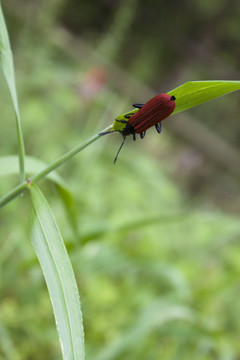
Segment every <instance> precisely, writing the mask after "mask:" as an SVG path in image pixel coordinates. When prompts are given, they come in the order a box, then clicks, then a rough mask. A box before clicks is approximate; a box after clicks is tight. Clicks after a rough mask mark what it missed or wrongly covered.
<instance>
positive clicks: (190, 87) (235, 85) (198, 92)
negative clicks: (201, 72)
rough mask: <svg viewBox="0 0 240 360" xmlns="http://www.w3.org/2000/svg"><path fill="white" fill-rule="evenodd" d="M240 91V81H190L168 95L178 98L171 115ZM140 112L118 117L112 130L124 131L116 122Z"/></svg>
mask: <svg viewBox="0 0 240 360" xmlns="http://www.w3.org/2000/svg"><path fill="white" fill-rule="evenodd" d="M236 90H240V81H227V80H224V81H221V80H219V81H214V80H212V81H188V82H186V83H185V84H183V85H181V86H179V87H177V88H176V89H173V90H171V91H169V92H168V93H167V94H169V95H174V96H175V97H176V107H175V110H174V112H173V113H172V114H171V115H174V114H177V113H179V112H181V111H184V110H187V109H190V108H192V107H194V106H197V105H200V104H203V103H204V102H207V101H210V100H213V99H215V98H217V97H219V96H222V95H226V94H228V93H231V92H233V91H236ZM137 111H139V109H138V108H134V109H132V110H130V111H128V112H126V113H124V114H121V115H119V116H117V117H116V119H115V120H114V122H113V125H112V128H111V129H110V130H122V129H123V128H124V127H125V124H123V123H121V122H119V121H116V120H124V121H126V118H125V115H132V114H135V113H136V112H137Z"/></svg>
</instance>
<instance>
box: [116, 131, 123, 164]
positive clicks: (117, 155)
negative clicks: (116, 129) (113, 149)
mask: <svg viewBox="0 0 240 360" xmlns="http://www.w3.org/2000/svg"><path fill="white" fill-rule="evenodd" d="M125 139H126V136H124V137H123V141H122V143H121V146H120V148H119V149H118V152H117V155H116V156H115V159H114V165H115V164H116V161H117V158H118V154H119V153H120V151H121V149H122V147H123V144H124V142H125Z"/></svg>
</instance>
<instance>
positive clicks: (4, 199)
mask: <svg viewBox="0 0 240 360" xmlns="http://www.w3.org/2000/svg"><path fill="white" fill-rule="evenodd" d="M111 127H112V125H110V126H108V127H107V128H106V129H104V130H103V131H102V132H105V131H108V130H110V129H111ZM100 137H101V136H100V135H99V134H96V135H94V136H92V137H91V138H89V139H88V140H86V141H84V142H83V143H81V144H79V145H78V146H76V147H75V148H73V149H72V150H70V151H69V152H67V153H66V154H65V155H63V156H61V157H60V158H59V159H57V160H56V161H54V162H53V163H52V164H50V165H49V166H47V167H46V168H45V169H43V170H42V171H40V172H39V173H37V174H35V175H33V176H32V177H30V178H29V179H28V180H27V181H24V182H23V183H22V184H20V185H18V186H16V187H15V188H14V189H12V190H11V191H10V192H9V193H8V194H6V195H5V196H3V197H2V198H1V199H0V208H1V207H3V206H5V205H7V204H8V203H9V202H10V201H12V200H13V199H14V198H16V197H17V196H19V195H20V194H22V193H23V192H24V191H25V190H27V188H29V187H30V185H31V183H34V182H37V181H39V180H40V179H42V178H44V177H46V176H47V175H48V174H49V173H50V172H52V171H54V170H55V169H57V168H58V167H59V166H61V165H62V164H63V163H65V162H66V161H68V160H69V159H71V158H72V157H73V156H74V155H76V154H78V153H79V152H80V151H82V150H83V149H85V148H86V147H87V146H89V145H90V144H92V143H93V142H94V141H96V140H98V139H99V138H100Z"/></svg>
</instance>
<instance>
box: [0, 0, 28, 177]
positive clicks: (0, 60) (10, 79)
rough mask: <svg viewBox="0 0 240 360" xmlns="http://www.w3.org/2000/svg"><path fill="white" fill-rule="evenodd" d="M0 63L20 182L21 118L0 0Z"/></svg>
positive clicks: (21, 160)
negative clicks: (12, 118)
mask: <svg viewBox="0 0 240 360" xmlns="http://www.w3.org/2000/svg"><path fill="white" fill-rule="evenodd" d="M0 65H1V68H2V71H3V74H4V76H5V78H6V81H7V84H8V87H9V90H10V94H11V98H12V102H13V107H14V111H15V115H16V126H17V137H18V150H19V176H20V183H22V182H23V181H24V176H25V175H24V173H25V171H24V142H23V135H22V127H21V119H20V112H19V106H18V97H17V90H16V82H15V72H14V64H13V56H12V50H11V46H10V42H9V37H8V31H7V27H6V23H5V20H4V16H3V12H2V6H1V2H0Z"/></svg>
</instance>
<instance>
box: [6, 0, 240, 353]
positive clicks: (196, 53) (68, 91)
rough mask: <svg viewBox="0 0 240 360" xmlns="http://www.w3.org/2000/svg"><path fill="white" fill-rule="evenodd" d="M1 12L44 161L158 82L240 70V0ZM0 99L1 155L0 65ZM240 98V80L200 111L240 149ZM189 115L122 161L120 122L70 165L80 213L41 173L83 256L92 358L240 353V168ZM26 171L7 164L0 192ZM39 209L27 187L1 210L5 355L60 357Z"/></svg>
mask: <svg viewBox="0 0 240 360" xmlns="http://www.w3.org/2000/svg"><path fill="white" fill-rule="evenodd" d="M128 4H129V5H128ZM3 10H4V12H5V16H6V20H7V24H8V28H9V33H10V39H11V43H12V47H13V53H14V58H15V65H16V78H17V85H18V94H19V103H20V111H21V118H22V122H23V133H24V139H25V146H26V153H27V154H28V155H32V156H35V157H38V158H39V159H41V160H43V161H45V162H47V163H50V162H51V161H53V160H55V159H56V158H57V157H58V156H60V155H62V154H63V153H64V152H66V151H67V150H68V149H71V148H72V147H74V146H75V145H76V144H78V143H80V142H81V141H82V140H84V139H86V138H87V137H88V136H91V135H92V134H94V133H96V132H98V131H100V130H102V129H103V128H104V127H105V126H106V125H108V124H110V123H111V122H112V119H114V118H115V117H116V115H118V114H120V113H123V112H125V111H128V110H129V109H130V107H131V106H130V105H131V103H132V102H134V101H135V102H142V101H145V100H146V99H148V91H149V87H152V88H154V89H155V92H156V93H157V92H163V91H168V90H170V89H172V88H174V87H176V86H178V85H180V84H181V83H183V82H185V81H187V80H208V79H229V80H230V79H233V80H234V79H235V80H236V79H238V80H239V78H240V76H239V63H240V61H239V60H240V52H239V51H240V46H239V32H238V27H239V15H240V3H239V2H238V1H234V0H230V1H229V0H228V1H227V0H221V1H220V0H212V1H211V2H209V1H205V0H204V1H202V0H198V1H195V2H192V1H190V0H183V1H181V2H178V1H171V2H166V1H160V2H157V1H153V0H151V1H148V2H144V1H142V0H138V1H129V2H128V1H110V0H102V1H92V2H87V1H81V2H79V1H77V0H69V1H67V0H39V1H38V2H28V1H24V0H19V1H18V2H16V1H14V0H8V2H6V3H4V4H3ZM63 29H64V31H63ZM115 36H116V37H117V41H115V42H114V39H115ZM145 84H148V86H146V85H145ZM0 98H1V132H0V143H1V155H12V154H16V151H17V150H16V149H17V146H16V131H15V118H14V112H13V109H12V106H11V100H10V99H9V94H8V92H7V87H6V84H5V82H4V79H3V76H2V75H1V82H0ZM238 104H239V94H238V93H236V94H232V95H228V96H226V97H224V98H221V99H219V100H216V101H215V102H212V103H208V104H205V105H203V106H201V107H199V108H196V109H194V110H192V111H191V112H190V115H191V116H192V121H193V124H194V121H197V120H198V121H199V122H201V123H202V124H203V126H205V127H206V131H207V130H208V129H210V130H212V131H214V133H215V134H216V135H218V136H219V137H221V138H222V139H223V140H225V141H226V142H227V143H229V144H230V145H232V146H235V147H236V148H237V149H238V148H239V136H240V135H239V134H240V124H239V121H238V120H239V111H238ZM178 120H179V118H178V116H177V115H176V116H174V117H172V118H171V119H169V120H168V121H166V124H163V133H162V134H161V135H160V136H158V135H157V134H156V133H155V132H154V131H153V130H149V131H148V133H147V136H146V138H145V139H144V141H140V140H139V141H137V142H136V143H133V142H132V141H131V139H128V141H127V145H126V146H125V148H124V149H123V151H122V153H121V156H120V158H119V160H118V163H117V165H116V166H113V158H114V156H115V153H116V150H117V148H118V146H119V143H120V141H121V138H120V136H119V135H118V134H115V135H112V136H109V137H108V138H107V137H106V138H105V139H101V140H100V141H98V142H96V143H94V144H93V145H92V146H91V147H89V148H87V149H86V150H84V152H83V153H81V154H80V155H79V156H76V157H75V158H73V159H72V160H71V161H70V162H69V163H68V164H66V165H65V166H63V167H62V168H61V169H60V173H61V175H62V177H63V178H64V180H65V181H66V182H67V183H68V185H69V187H70V188H71V189H72V193H73V195H74V198H75V201H76V203H75V204H74V206H73V207H74V209H73V208H71V211H70V210H69V209H68V207H66V206H64V205H63V204H62V202H61V198H60V197H58V196H57V195H58V191H57V188H56V187H55V186H54V185H53V184H51V183H50V182H48V181H47V180H46V181H44V182H41V183H40V186H41V188H42V190H43V191H44V193H45V195H46V196H47V198H48V200H49V203H50V205H51V207H52V209H53V212H54V214H55V217H56V219H57V221H58V223H59V224H60V228H61V232H62V234H63V238H64V239H65V240H66V244H67V246H68V249H69V253H70V256H71V259H72V262H73V266H74V270H75V275H76V277H77V282H78V285H79V291H80V295H81V301H82V307H83V317H84V325H85V335H86V336H85V337H86V358H87V359H93V360H101V359H104V360H106V359H109V360H110V359H116V360H118V359H122V358H124V359H126V360H128V359H129V360H130V359H131V360H132V359H146V358H147V359H159V358H161V359H166V360H170V359H171V360H175V359H191V358H194V359H199V360H200V359H201V360H203V359H206V360H208V359H219V360H228V359H229V360H236V359H237V358H238V357H239V356H240V346H239V341H238V335H239V331H240V321H239V319H238V313H239V305H238V301H237V299H238V297H239V296H240V293H239V274H240V265H239V264H240V253H239V235H240V226H239V215H238V212H239V209H240V205H239V196H238V194H239V178H238V177H237V176H236V175H232V173H231V172H229V171H226V169H225V168H224V167H221V166H219V165H217V164H216V163H215V162H214V161H213V160H212V159H210V158H208V157H207V156H206V155H205V154H204V149H202V151H201V149H200V148H199V147H196V146H195V144H194V142H191V143H190V142H187V141H186V140H185V139H184V137H183V138H181V137H180V136H178V135H176V133H174V131H173V130H171V128H169V127H168V123H169V124H171V123H173V122H177V121H178ZM179 121H180V120H179ZM183 131H184V129H183ZM233 170H234V169H233ZM17 181H18V179H17V177H6V178H4V177H1V186H0V192H1V195H4V194H5V193H6V192H7V191H8V190H10V189H11V188H12V187H13V186H14V185H15V184H16V183H17ZM73 210H74V211H73ZM66 212H67V215H68V216H66ZM28 214H29V197H28V195H27V194H24V197H20V198H18V199H17V200H16V201H14V202H13V203H11V204H9V205H8V206H7V207H5V208H4V209H2V210H1V217H0V224H1V227H0V239H1V241H0V304H1V306H0V359H11V360H14V359H17V360H18V359H36V360H37V359H51V360H52V359H59V356H60V350H59V344H58V339H57V333H56V329H55V325H54V319H53V314H52V309H51V304H50V300H49V297H48V294H47V290H46V286H45V284H44V282H43V278H42V274H41V270H40V268H39V265H38V263H37V261H36V259H35V257H34V252H33V249H32V247H31V244H30V241H29V235H28ZM74 216H76V219H75V220H74V221H69V217H70V218H73V217H74ZM76 224H77V229H76ZM43 329H44V331H43Z"/></svg>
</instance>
